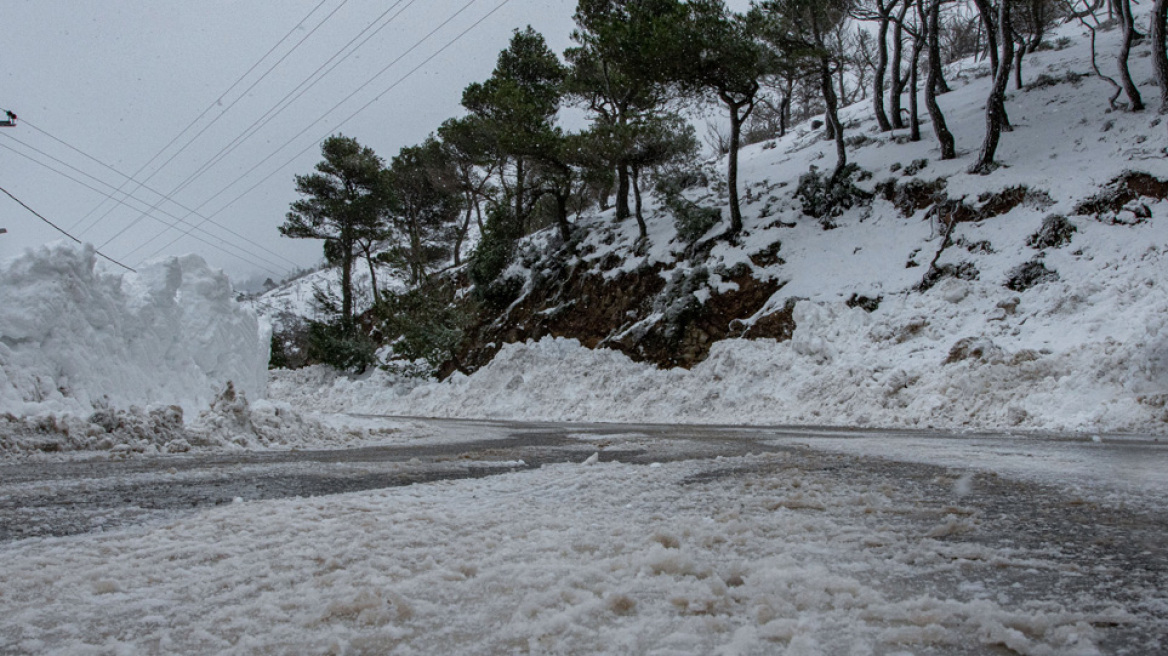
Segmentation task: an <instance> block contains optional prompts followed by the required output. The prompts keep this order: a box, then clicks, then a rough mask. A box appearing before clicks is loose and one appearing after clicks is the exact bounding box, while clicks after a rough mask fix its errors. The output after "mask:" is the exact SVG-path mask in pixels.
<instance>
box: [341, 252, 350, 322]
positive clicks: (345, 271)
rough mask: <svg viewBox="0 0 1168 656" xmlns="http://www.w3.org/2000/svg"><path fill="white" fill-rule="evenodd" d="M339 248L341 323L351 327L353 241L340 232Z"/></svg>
mask: <svg viewBox="0 0 1168 656" xmlns="http://www.w3.org/2000/svg"><path fill="white" fill-rule="evenodd" d="M341 248H342V249H344V250H343V251H342V255H341V323H343V324H344V325H345V327H346V328H348V327H351V326H352V325H353V240H351V239H348V238H346V237H345V236H344V233H343V232H342V237H341Z"/></svg>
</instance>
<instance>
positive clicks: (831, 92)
mask: <svg viewBox="0 0 1168 656" xmlns="http://www.w3.org/2000/svg"><path fill="white" fill-rule="evenodd" d="M833 77H834V75H832V72H831V60H830V59H828V58H827V57H820V58H819V80H820V89H821V91H822V92H823V103H824V104H825V105H827V111H826V112H825V113H824V116H825V117H826V119H827V124H828V125H830V126H831V130H832V134H833V135H834V137H833V138H834V139H835V155H836V161H835V170H834V171H832V173H831V182H830V186H835V185H836V184H837V183H839V181H840V179H841V178H842V177H843V173H844V169H846V168H847V166H848V150H847V145H846V144H845V143H844V126H843V124H841V123H840V119H839V99H838V98H837V97H836V95H835V88H834V87H833V85H832V78H833Z"/></svg>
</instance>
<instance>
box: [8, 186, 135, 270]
mask: <svg viewBox="0 0 1168 656" xmlns="http://www.w3.org/2000/svg"><path fill="white" fill-rule="evenodd" d="M0 191H3V192H4V193H5V195H7V196H8V197H9V198H11V199H12V200H14V201H16V202H17V203H19V204H20V206H21V207H23V208H24V209H26V210H28V211H29V212H32V214H33V216H35V217H36V218H38V219H40V220H41V221H44V222H45V223H47V224H49V225H51V226H53V229H54V230H56V231H57V232H59V233H61V234H63V235H65V236H66V237H68V238H69V239H72V240H73V241H75V242H77V243H78V244H80V243H82V242H81V240H80V239H78V238H76V237H74V236H73V235H71V234H69V233H68V232H65V230H64V229H62V228H61V226H59V225H57V224H56V223H53V222H52V221H50V220H48V219H46V218H45V217H44V216H43V215H42V214H41V213H40V212H38V211H36V210H34V209H33V208H31V207H29V206H28V205H26V204H25V202H24V201H22V200H20V199H19V198H17V197H16V196H13V195H12V192H10V191H8V190H7V189H5V188H4V187H0ZM93 252H94V253H97V254H98V255H100V256H101V257H103V258H105V259H107V260H109V261H110V262H113V263H114V264H116V265H118V266H120V267H122V268H123V269H125V270H126V271H129V272H131V273H137V271H134V270H133V269H131V268H130V267H128V266H126V265H124V264H122V263H121V262H118V261H117V260H115V259H114V258H112V257H110V256H108V255H106V254H105V253H102V252H101V251H99V250H97V249H94V251H93Z"/></svg>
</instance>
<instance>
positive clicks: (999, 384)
mask: <svg viewBox="0 0 1168 656" xmlns="http://www.w3.org/2000/svg"><path fill="white" fill-rule="evenodd" d="M1077 29H1078V28H1076V27H1075V26H1066V27H1064V28H1062V29H1061V30H1060V32H1059V33H1057V34H1055V35H1053V37H1052V39H1055V38H1058V37H1070V38H1071V39H1072V42H1071V44H1070V45H1069V47H1066V48H1064V49H1062V50H1047V51H1042V52H1038V53H1034V54H1032V55H1030V56H1028V57H1027V59H1026V69H1025V71H1026V80H1027V81H1028V82H1037V84H1033V85H1032V86H1031V87H1030V88H1028V89H1026V90H1022V91H1014V90H1011V91H1010V93H1009V97H1008V101H1007V108H1008V110H1009V112H1010V117H1011V120H1012V121H1013V123H1014V125H1015V128H1016V129H1015V130H1014V131H1013V132H1010V133H1006V134H1004V135H1003V138H1002V143H1001V146H1000V148H999V150H998V157H997V159H998V160H999V161H1000V162H1002V164H1003V165H1004V166H1002V167H1001V168H999V169H997V170H996V171H994V172H993V173H991V174H989V175H984V176H983V175H971V174H969V173H967V172H966V170H967V168H968V167H969V166H970V164H971V163H972V162H973V160H974V159H975V158H976V154H977V149H978V148H979V147H980V145H981V139H982V134H983V130H984V103H985V96H986V92H987V85H988V83H989V79H988V76H987V73H988V70H987V69H988V63H985V62H980V63H979V62H973V61H969V60H965V61H961V62H957V63H956V64H954V65H953V66H952V67H950V69H949V72H948V78H949V80H950V84H951V85H952V86H953V89H954V90H953V91H952V92H951V93H948V94H945V95H944V96H942V97H941V98H940V102H941V105H942V107H943V109H944V111H945V115H946V119H947V121H948V123H949V126H950V128H951V130H952V131H953V132H954V134H955V136H956V139H957V144H958V155H959V156H958V159H956V160H953V161H947V162H944V161H939V160H938V156H939V151H938V149H937V147H936V142H935V140H933V139H932V133H931V126H930V125H929V124H928V123H926V124H925V125H924V127H923V131H924V139H923V140H922V141H920V142H917V143H912V142H908V141H907V135H906V134H905V133H904V132H903V131H900V132H896V133H893V134H888V133H879V132H878V131H877V130H876V128H875V124H874V121H872V120H871V118H870V116H871V109H870V104H869V103H868V102H865V103H863V104H862V105H856V106H853V107H850V108H848V109H847V110H845V112H844V121H845V124H846V125H847V130H846V134H847V136H848V137H850V138H852V141H851V144H852V145H851V147H850V157H851V159H852V161H854V162H856V163H857V164H859V166H860V167H861V168H862V169H863V170H865V171H868V172H870V173H871V174H872V177H871V178H870V179H868V180H867V181H865V182H862V183H861V186H862V187H864V188H867V189H869V190H873V191H875V190H876V185H877V184H879V183H882V182H885V181H887V180H890V179H891V180H893V181H894V186H893V187H891V189H892V190H893V191H895V190H897V189H903V188H904V187H905V186H906V185H911V184H919V185H926V184H930V183H933V182H934V181H936V180H938V179H941V180H943V181H944V182H943V189H941V188H940V187H938V189H941V190H942V192H943V194H944V195H945V197H946V198H947V199H948V200H949V201H951V202H954V203H956V202H962V203H964V205H965V206H966V208H967V209H971V210H973V211H977V210H981V209H984V208H986V207H987V206H988V205H989V204H992V203H994V202H996V201H997V200H1001V199H1003V198H1006V197H1009V196H1011V194H1013V193H1015V191H1016V192H1017V196H1016V200H1018V201H1019V202H1017V203H1006V204H1005V211H1001V210H1002V208H1001V207H999V208H997V209H995V210H993V211H990V210H986V211H985V212H983V216H981V217H976V216H974V217H972V219H973V220H968V221H965V222H962V223H959V224H957V225H956V227H955V229H954V231H953V233H952V235H951V237H952V240H953V243H952V244H951V245H950V246H949V247H948V248H945V249H944V252H943V253H941V255H940V257H939V258H938V259H937V264H938V265H939V266H945V265H949V266H951V267H953V268H954V269H957V268H958V267H961V271H962V272H963V275H962V276H960V277H947V278H943V279H942V280H940V282H938V283H937V284H935V285H934V286H932V287H931V288H930V289H928V290H926V291H916V290H915V289H914V288H915V287H916V285H917V284H918V283H919V282H920V281H921V280H922V278H923V276H924V274H925V272H926V271H928V269H929V263H930V262H931V261H932V260H933V258H934V255H935V254H936V253H937V252H938V250H941V246H942V240H943V235H942V232H943V230H942V226H941V224H940V223H939V222H938V221H937V220H936V218H935V213H934V214H930V213H929V212H928V211H927V208H926V207H923V206H922V207H919V208H917V209H915V210H914V209H912V208H909V210H908V211H907V212H904V211H903V210H902V209H900V208H899V207H898V206H897V205H896V204H895V203H894V202H891V201H890V200H888V199H886V198H884V197H882V196H881V194H879V193H878V194H877V198H876V199H875V200H874V201H873V202H872V203H871V204H870V205H868V206H864V207H857V208H854V209H851V210H848V211H846V212H844V213H843V214H842V215H840V216H838V217H836V218H833V219H832V223H833V224H834V227H833V229H825V228H824V227H823V226H822V225H821V224H820V222H819V221H817V220H816V219H812V218H809V217H806V216H804V215H803V214H802V212H801V208H800V204H799V202H798V200H797V199H795V198H794V196H793V192H794V189H795V187H796V186H797V182H798V179H799V176H800V175H802V174H804V173H806V172H807V171H808V170H809V169H810V168H811V167H812V166H813V165H814V166H817V167H819V168H820V169H823V170H830V168H831V167H832V166H833V164H834V150H833V145H832V144H831V143H830V142H827V141H824V140H823V139H822V138H821V133H820V132H819V131H813V130H812V129H811V128H810V126H809V125H801V126H798V127H797V128H796V129H795V130H793V131H792V133H791V134H789V135H788V136H787V137H786V138H784V139H781V140H777V141H775V142H771V143H767V144H757V145H754V146H751V147H748V148H745V149H743V151H742V152H741V162H742V171H741V176H742V181H743V182H742V189H743V195H744V208H743V212H744V215H745V216H744V218H745V232H744V234H743V235H742V239H741V242H740V243H738V244H734V243H728V242H720V243H718V244H717V245H715V246H714V247H713V249H712V251H711V252H710V255H709V256H708V258H706V259H704V260H701V261H691V260H687V259H686V257H685V256H684V255H683V252H684V250H685V249H684V245H683V244H681V243H680V242H679V241H678V240H677V239H676V238H675V231H674V228H673V225H672V218H671V217H670V216H668V215H667V214H666V213H665V212H664V211H662V210H661V209H660V208H657V207H655V206H654V205H653V204H652V203H650V206H649V214H650V216H649V217H648V219H649V225H650V243H649V244H648V245H647V247H646V248H645V249H644V250H643V251H641V253H642V255H635V254H634V251H635V246H634V244H635V242H636V238H637V232H636V226H635V225H634V224H633V223H632V222H631V221H627V222H622V223H613V222H612V217H611V215H610V214H602V215H599V216H595V215H594V216H589V217H584V218H582V219H581V220H580V221H579V222H578V226H579V227H580V228H582V229H585V230H587V231H588V232H589V235H588V237H587V238H585V240H584V242H583V243H582V244H581V246H580V248H579V249H578V252H579V253H581V255H580V256H579V257H580V259H581V261H582V263H584V264H591V265H593V266H597V265H598V263H600V262H605V261H610V262H611V261H613V260H614V259H615V260H616V261H618V262H619V264H618V265H617V266H615V267H613V266H611V265H608V266H603V267H598V268H602V269H604V270H605V271H606V273H605V275H608V276H613V277H615V276H617V275H620V274H622V273H626V274H628V273H635V272H637V271H645V270H647V269H648V268H649V267H654V266H659V267H660V269H661V273H660V275H662V276H663V277H666V278H667V279H668V278H669V277H674V276H677V275H679V274H685V273H687V272H691V271H694V270H696V269H698V268H699V267H704V268H705V269H706V270H707V271H708V272H709V273H710V275H709V280H708V282H706V283H704V285H703V286H701V287H700V288H698V289H696V290H695V291H694V292H693V294H694V296H695V298H697V299H698V300H699V301H700V302H703V303H705V302H707V300H708V299H710V298H712V297H714V296H716V295H717V294H719V293H722V292H724V291H726V290H727V289H732V288H733V286H734V283H730V282H728V276H727V275H725V272H727V271H734V270H735V269H736V268H737V269H742V268H743V267H746V268H748V269H749V271H750V273H751V275H752V276H754V277H755V278H757V279H761V280H773V281H776V282H778V283H780V284H781V285H782V286H781V288H780V289H779V290H778V291H777V292H776V293H775V294H774V295H773V296H772V297H771V299H770V300H769V301H768V302H767V304H766V306H765V307H763V308H762V309H761V310H760V311H758V312H757V313H756V314H755V315H754V316H752V317H749V318H748V319H747V320H746V321H745V322H744V325H745V326H749V325H750V324H752V323H755V322H757V321H759V320H760V319H764V318H766V317H767V316H768V315H772V314H773V313H775V312H776V311H778V310H780V309H782V308H784V307H785V306H789V304H790V303H791V302H794V304H795V309H794V314H793V319H794V323H795V326H796V328H795V332H794V335H793V337H792V339H790V340H789V341H784V342H782V343H776V342H773V341H771V340H755V341H747V340H725V341H722V342H719V343H718V344H716V345H714V347H713V348H712V350H711V351H710V354H709V357H708V358H707V359H706V360H705V361H704V362H702V363H700V364H698V365H697V366H696V367H694V368H693V369H692V370H691V371H685V370H680V369H676V370H668V371H663V370H658V369H655V368H653V367H651V366H649V365H647V364H638V363H634V362H632V361H630V360H629V359H628V358H627V357H625V356H624V355H622V354H620V353H617V352H615V351H606V350H596V351H590V350H588V349H585V348H583V347H581V346H580V345H579V344H578V343H576V342H574V341H572V340H564V339H552V338H550V337H549V338H545V339H544V340H543V341H539V342H531V343H526V344H514V345H509V346H507V347H505V348H504V349H503V351H502V352H501V353H500V355H499V356H498V357H497V358H496V359H495V360H494V361H493V362H492V363H491V364H489V365H487V366H486V367H484V368H483V369H481V370H479V371H478V372H476V373H474V374H473V375H471V376H469V377H466V376H462V375H457V374H456V375H455V376H453V377H452V378H451V379H450V380H448V381H447V382H443V383H430V384H426V385H422V386H420V387H419V386H417V385H416V383H409V384H405V385H403V384H402V381H401V380H400V379H397V378H393V377H390V376H387V375H384V374H374V375H373V376H372V377H368V378H365V379H361V380H349V379H346V378H338V379H336V380H332V381H330V383H329V385H328V386H327V387H326V388H325V389H323V390H321V389H319V388H317V387H315V385H313V384H307V385H300V384H299V383H298V382H297V381H298V380H300V377H298V376H297V375H296V374H281V375H280V376H278V377H277V378H276V379H275V381H274V384H273V392H274V394H275V395H276V396H279V397H281V398H285V399H289V400H294V401H295V402H297V403H304V404H306V405H308V406H309V407H316V408H319V409H347V410H356V411H361V412H382V413H397V414H407V415H436V416H463V417H477V416H486V417H528V418H543V419H594V420H595V419H600V420H649V421H695V422H704V421H709V422H749V423H801V424H802V423H815V424H820V423H830V424H844V423H847V424H859V425H873V426H936V427H947V428H961V427H977V428H1012V427H1020V428H1029V429H1058V430H1124V431H1148V432H1157V433H1159V432H1164V431H1165V429H1166V427H1168V423H1166V419H1168V413H1166V411H1165V404H1166V401H1168V326H1166V325H1165V317H1166V316H1168V293H1166V292H1165V291H1164V290H1165V289H1166V288H1168V287H1166V286H1168V268H1166V266H1165V264H1166V262H1165V258H1166V257H1168V255H1166V254H1168V202H1166V201H1165V200H1163V199H1162V198H1156V197H1154V195H1153V196H1152V197H1142V198H1137V199H1135V200H1131V201H1130V202H1127V201H1125V200H1123V199H1121V200H1120V202H1119V203H1118V204H1117V205H1116V206H1115V207H1111V208H1101V207H1095V208H1093V209H1090V210H1089V211H1088V210H1087V209H1085V208H1084V207H1083V206H1082V204H1083V202H1084V201H1086V200H1088V199H1089V198H1092V197H1094V196H1096V195H1097V194H1100V193H1104V192H1105V191H1106V190H1107V188H1108V185H1109V183H1110V182H1111V181H1113V180H1115V179H1117V178H1118V177H1119V176H1121V175H1122V174H1123V173H1124V172H1126V171H1142V172H1145V173H1148V174H1150V175H1151V176H1154V177H1155V178H1159V179H1160V180H1165V179H1168V164H1166V163H1165V162H1166V160H1165V157H1166V155H1168V123H1165V122H1164V120H1163V118H1162V117H1159V116H1157V115H1155V114H1154V113H1150V112H1141V113H1129V112H1124V111H1112V110H1110V109H1109V108H1108V104H1107V98H1108V96H1109V95H1110V87H1109V86H1108V85H1107V84H1106V83H1105V82H1104V81H1102V80H1100V79H1098V78H1096V77H1094V76H1092V75H1091V64H1090V49H1089V43H1088V40H1087V39H1086V38H1083V37H1082V35H1081V34H1078V32H1077ZM1117 36H1118V35H1117V34H1116V33H1115V32H1109V33H1103V34H1101V38H1100V42H1099V51H1100V53H1101V55H1100V56H1101V59H1103V60H1104V61H1105V62H1106V61H1109V59H1110V57H1111V55H1110V53H1111V52H1114V48H1115V40H1116V38H1117ZM1146 50H1147V45H1146V44H1145V45H1141V46H1139V47H1138V48H1137V49H1136V50H1135V55H1134V57H1133V60H1132V61H1133V70H1134V75H1135V78H1136V80H1137V81H1140V82H1141V83H1143V84H1144V86H1145V88H1147V85H1148V84H1149V82H1148V81H1149V80H1150V79H1151V76H1152V73H1151V68H1150V63H1149V59H1148V57H1147V56H1146ZM922 160H927V161H922ZM906 173H911V174H910V175H906ZM1020 187H1024V189H1019V188H1020ZM1011 190H1015V191H1011ZM703 195H704V196H706V200H705V201H704V202H706V203H707V204H708V203H712V202H717V198H718V195H717V193H716V192H715V191H713V190H708V191H706V190H703V191H699V192H698V193H696V194H695V198H696V197H699V196H703ZM892 196H893V200H895V194H892ZM994 196H997V198H996V199H995V198H994ZM1051 217H1065V218H1066V220H1067V221H1068V222H1069V224H1070V225H1071V226H1073V227H1074V232H1073V233H1071V234H1070V241H1069V243H1061V244H1058V243H1054V241H1057V240H1054V241H1052V242H1047V243H1043V242H1042V240H1038V242H1035V240H1033V239H1032V237H1033V236H1035V235H1037V234H1038V233H1040V231H1041V230H1042V228H1043V225H1044V222H1046V221H1048V219H1050V220H1056V221H1057V219H1051ZM721 229H722V227H721V226H719V227H715V228H714V229H713V231H711V233H710V234H709V235H707V238H709V237H712V236H713V235H714V234H715V233H716V232H717V231H719V230H721ZM776 244H779V246H775V245H776ZM768 250H769V252H770V254H771V255H777V257H771V258H765V257H758V256H759V254H761V253H766V252H767V251H768ZM614 255H615V258H614V257H613V256H614ZM752 255H753V256H755V257H754V258H752V257H751V256H752ZM1039 265H1041V266H1039ZM1022 271H1029V272H1030V273H1035V274H1041V275H1038V276H1037V280H1036V281H1031V282H1035V284H1032V285H1029V286H1027V285H1026V284H1023V285H1018V284H1014V285H1013V287H1014V288H1009V287H1007V283H1008V282H1009V281H1010V280H1011V279H1017V278H1018V275H1017V274H1018V273H1019V272H1022ZM520 273H523V272H520ZM963 278H966V279H963ZM854 296H859V297H867V298H869V299H879V306H878V307H877V308H876V309H875V310H874V311H872V312H870V313H869V312H867V311H865V310H864V309H862V308H860V307H851V306H849V304H848V303H847V301H848V300H849V299H853V297H854ZM854 304H855V303H853V304H852V305H854ZM660 318H661V317H660V316H650V317H648V318H646V319H644V320H645V321H657V320H660ZM502 321H503V322H506V321H507V318H506V317H504V318H503V319H502ZM614 328H615V327H614Z"/></svg>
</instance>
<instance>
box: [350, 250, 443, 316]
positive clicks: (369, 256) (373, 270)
mask: <svg viewBox="0 0 1168 656" xmlns="http://www.w3.org/2000/svg"><path fill="white" fill-rule="evenodd" d="M361 250H363V251H364V252H365V262H366V263H368V264H369V286H370V288H371V289H372V291H373V302H374V303H376V302H377V301H378V300H379V299H380V298H381V297H380V296H379V295H378V293H377V267H375V266H374V265H373V253H372V250H373V245H372V244H370V245H369V246H368V247H364V246H363V247H362V248H361ZM455 266H457V263H456V264H455Z"/></svg>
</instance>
